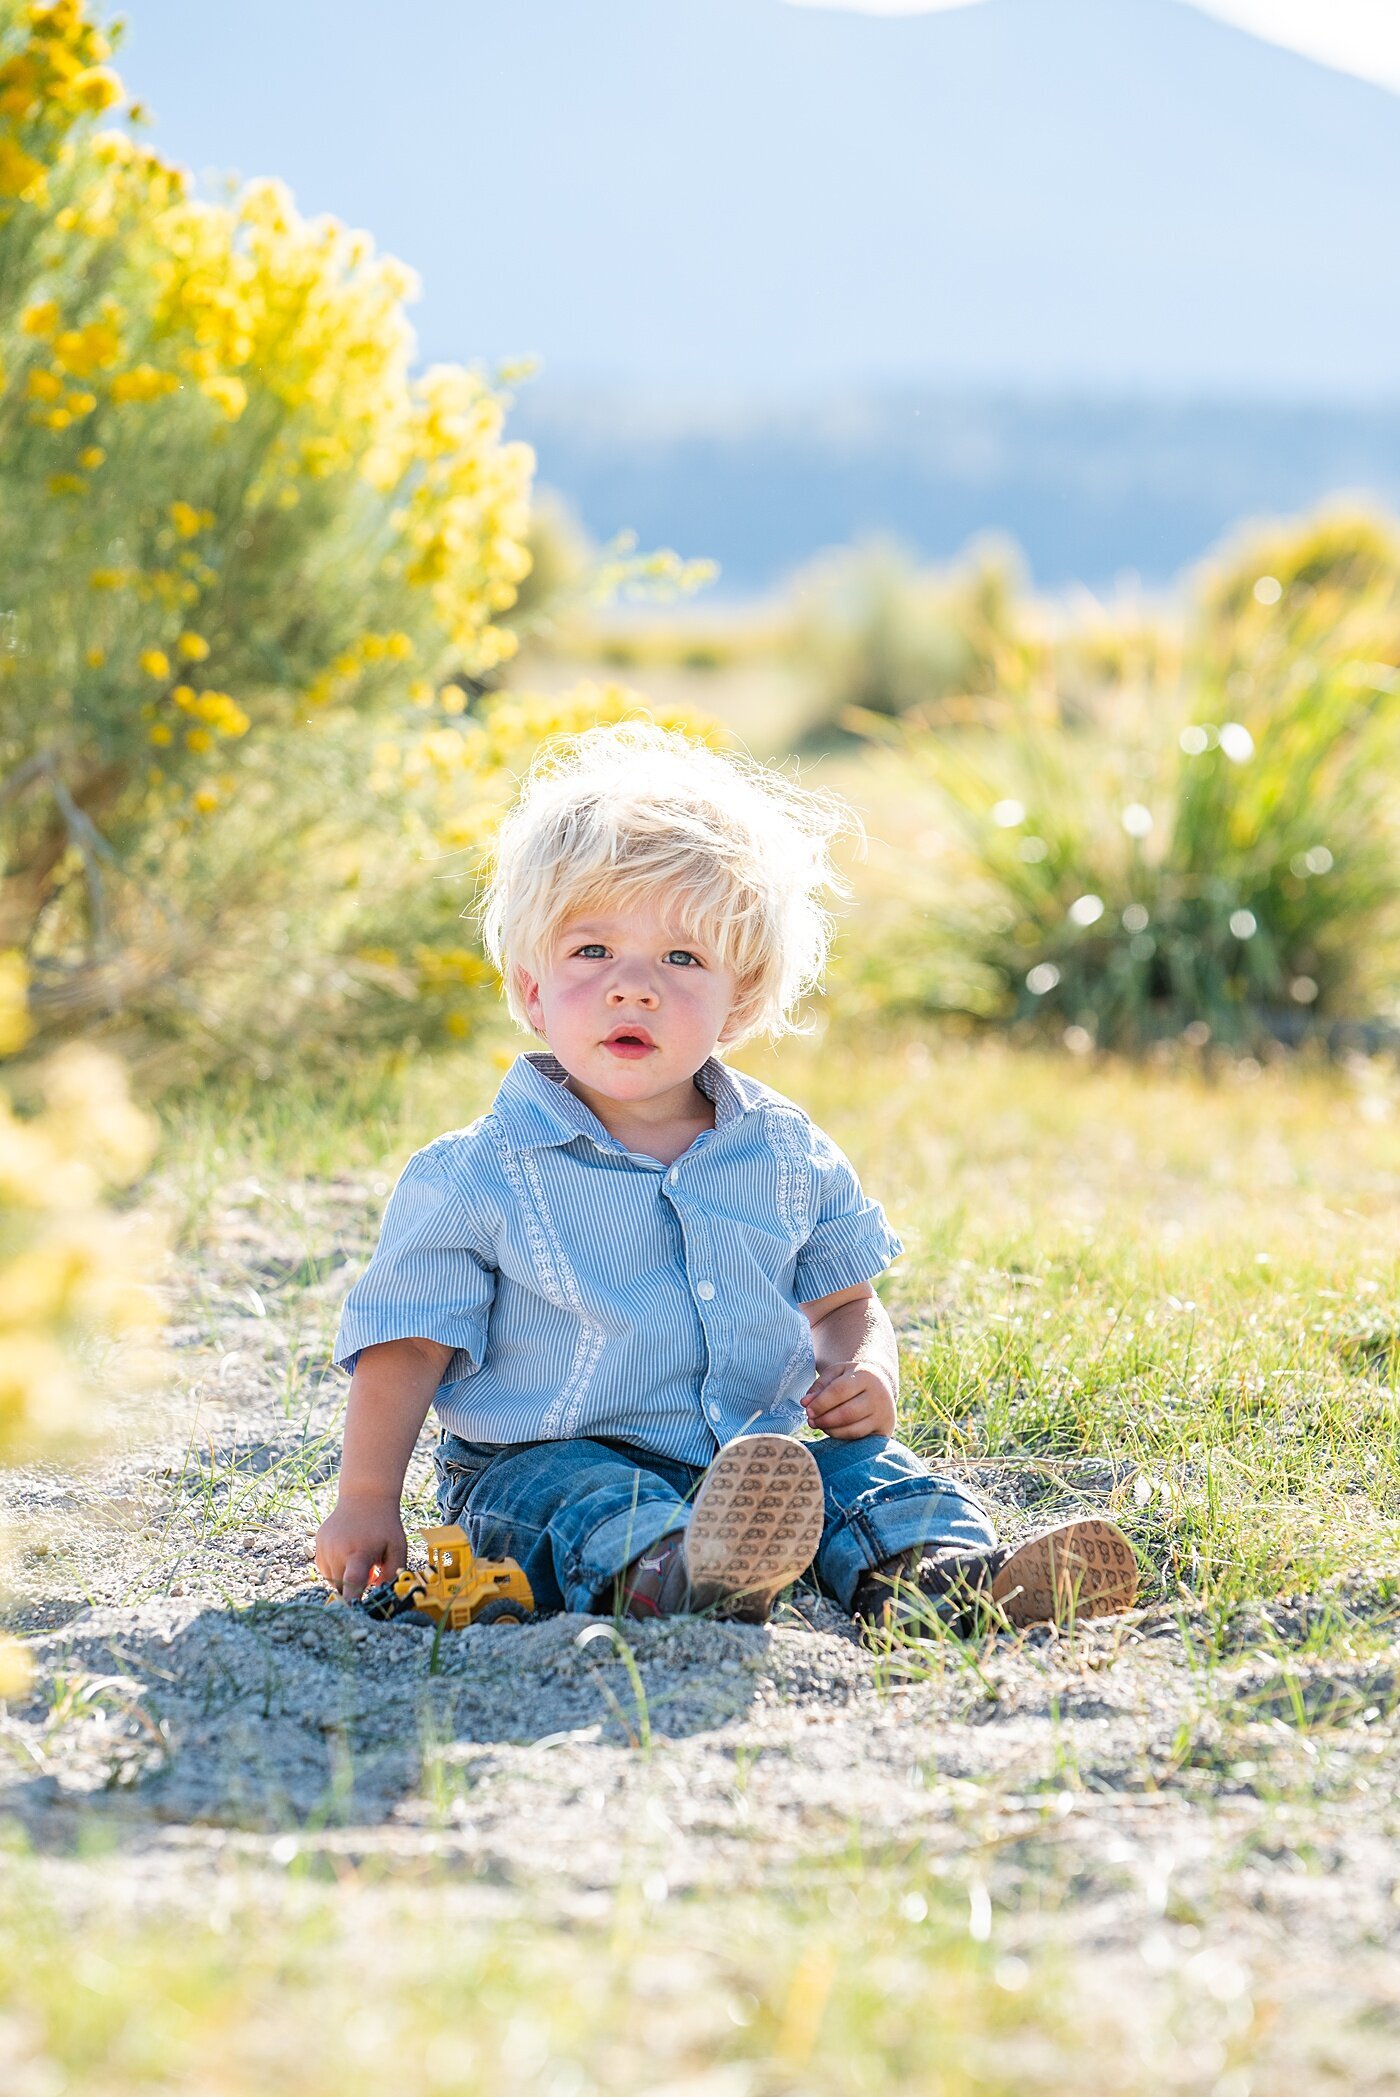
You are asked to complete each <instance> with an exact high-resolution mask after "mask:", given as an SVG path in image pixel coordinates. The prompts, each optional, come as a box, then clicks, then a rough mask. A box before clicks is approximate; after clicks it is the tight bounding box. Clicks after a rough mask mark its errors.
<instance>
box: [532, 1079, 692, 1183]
mask: <svg viewBox="0 0 1400 2097" xmlns="http://www.w3.org/2000/svg"><path fill="white" fill-rule="evenodd" d="M567 1083H568V1087H569V1090H570V1092H572V1093H573V1094H574V1095H575V1097H576V1098H578V1099H581V1100H582V1101H583V1104H584V1105H585V1107H587V1108H589V1109H590V1111H591V1112H592V1113H594V1114H596V1115H597V1117H598V1119H599V1121H601V1122H602V1124H603V1127H604V1128H605V1129H606V1130H607V1132H608V1134H609V1135H610V1136H615V1137H616V1138H617V1140H618V1142H619V1143H622V1144H625V1145H626V1146H627V1148H628V1150H638V1151H642V1152H644V1153H645V1155H646V1156H647V1157H649V1158H657V1159H659V1160H660V1162H661V1163H662V1164H663V1165H669V1164H671V1163H672V1162H673V1160H675V1159H676V1158H678V1157H679V1156H680V1155H681V1152H682V1151H687V1150H689V1149H690V1146H691V1144H692V1143H693V1142H694V1141H695V1139H696V1137H697V1136H700V1135H703V1134H704V1132H705V1130H706V1129H712V1128H713V1127H714V1125H715V1109H714V1102H713V1101H712V1100H709V1099H707V1098H706V1096H705V1094H704V1093H703V1092H702V1091H701V1090H700V1087H699V1086H698V1085H697V1084H696V1083H695V1080H694V1079H693V1078H692V1079H690V1081H689V1082H688V1083H687V1084H685V1085H677V1086H676V1087H674V1088H673V1089H672V1090H671V1091H669V1092H661V1093H658V1094H657V1096H656V1097H655V1099H628V1100H619V1099H609V1098H608V1096H607V1094H606V1093H603V1092H595V1091H594V1090H593V1088H592V1086H591V1085H583V1084H580V1082H579V1080H578V1079H577V1078H575V1077H570V1078H569V1079H568V1080H567Z"/></svg>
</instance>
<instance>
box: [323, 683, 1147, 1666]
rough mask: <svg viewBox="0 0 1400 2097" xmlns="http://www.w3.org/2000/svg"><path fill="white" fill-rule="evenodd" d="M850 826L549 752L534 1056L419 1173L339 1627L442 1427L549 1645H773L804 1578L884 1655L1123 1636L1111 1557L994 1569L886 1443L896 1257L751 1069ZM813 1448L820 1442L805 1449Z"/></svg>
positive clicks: (975, 1509) (767, 798) (461, 1501)
mask: <svg viewBox="0 0 1400 2097" xmlns="http://www.w3.org/2000/svg"><path fill="white" fill-rule="evenodd" d="M850 820H851V819H850V817H849V814H848V812H846V811H844V810H843V809H842V807H841V805H840V804H839V803H838V802H837V801H835V799H834V798H833V797H831V796H829V795H825V794H816V793H812V792H810V791H806V790H804V789H801V788H799V787H798V786H796V785H794V784H793V783H791V782H790V781H788V780H787V779H785V778H784V777H782V776H781V775H780V774H777V773H775V772H771V771H768V770H766V769H764V768H762V767H760V766H757V765H754V764H751V763H749V762H747V761H744V760H741V759H738V758H735V757H730V756H726V755H719V754H717V753H715V752H714V751H711V750H709V749H706V748H704V747H703V746H701V745H698V744H694V743H691V742H689V741H688V740H686V739H685V738H684V737H681V736H679V735H675V734H670V733H667V732H665V731H663V730H661V729H658V728H655V727H653V726H651V725H649V724H644V723H628V724H624V725H622V726H619V727H611V728H597V729H592V730H590V731H589V732H587V733H586V734H583V735H580V736H576V737H572V738H567V739H560V740H559V741H558V742H556V743H554V744H552V745H551V746H549V747H548V748H547V749H546V751H545V752H543V753H542V754H541V756H540V758H539V759H538V760H537V762H536V763H535V765H534V767H533V768H532V770H531V773H530V775H529V777H528V779H527V780H526V782H525V785H524V788H523V791H522V793H521V796H520V799H519V801H518V802H517V804H516V806H515V808H514V810H513V811H512V812H511V814H510V815H509V816H508V818H507V819H506V822H505V824H504V826H503V828H502V832H501V836H500V841H499V846H498V850H497V854H496V859H495V866H494V873H493V877H492V881H491V885H490V888H489V890H488V893H487V896H486V899H485V906H484V912H483V924H484V932H485V937H486V942H487V945H488V948H489V951H490V953H491V956H492V959H493V960H494V961H495V962H496V964H497V966H498V967H499V969H500V971H501V974H502V977H503V980H504V985H505V994H506V998H507V1001H508V1003H509V1007H510V1010H511V1012H512V1014H513V1016H514V1017H515V1019H516V1020H517V1021H518V1022H519V1023H520V1024H521V1025H522V1026H524V1027H527V1028H529V1029H531V1030H532V1031H533V1032H534V1033H535V1035H536V1036H537V1037H538V1038H539V1040H540V1041H541V1042H542V1043H544V1044H545V1046H543V1047H542V1048H540V1049H538V1050H534V1051H531V1052H529V1053H526V1054H524V1055H521V1056H519V1057H518V1058H517V1059H516V1061H515V1063H514V1064H513V1065H512V1067H511V1068H510V1070H509V1071H508V1072H507V1073H506V1076H505V1079H504V1081H503V1083H502V1085H501V1087H500V1090H499V1092H498V1093H497V1095H496V1099H495V1102H494V1104H493V1105H492V1108H491V1110H490V1112H489V1113H487V1114H485V1115H483V1116H482V1117H481V1119H480V1120H478V1121H476V1122H473V1123H472V1124H471V1126H470V1127H468V1128H464V1129H459V1130H456V1131H454V1132H452V1133H451V1134H448V1135H444V1136H439V1137H438V1138H437V1140H436V1141H435V1142H433V1143H430V1144H428V1145H427V1147H426V1148H425V1149H423V1150H420V1151H418V1152H417V1153H416V1154H415V1155H414V1156H413V1157H412V1158H410V1159H409V1161H408V1164H407V1165H406V1166H405V1168H404V1171H403V1174H402V1177H401V1178H400V1180H399V1182H398V1184H397V1186H396V1187H395V1189H394V1192H393V1195H392V1196H391V1198H390V1201H389V1205H388V1209H387V1211H386V1214H385V1218H384V1225H383V1230H382V1233H381V1236H380V1239H379V1244H378V1247H377V1249H376V1251H375V1254H374V1256H373V1259H372V1260H371V1262H370V1264H369V1267H368V1268H367V1270H366V1272H365V1273H364V1274H363V1275H362V1277H361V1278H360V1280H359V1281H358V1282H357V1283H356V1284H355V1286H354V1288H353V1289H352V1290H351V1291H350V1294H349V1296H348V1298H347V1300H346V1303H345V1307H344V1312H343V1316H342V1319H341V1324H340V1331H339V1335H338V1337H337V1341H336V1347H335V1360H336V1362H337V1364H338V1365H339V1366H340V1367H342V1368H345V1369H347V1370H350V1371H352V1372H353V1374H352V1381H351V1386H350V1395H349V1403H348V1407H347V1412H346V1421H345V1446H344V1454H343V1459H342V1463H341V1470H340V1492H339V1498H338V1501H337V1504H336V1507H335V1511H334V1512H333V1513H332V1514H331V1516H330V1517H329V1519H328V1520H327V1521H326V1522H325V1523H324V1524H323V1525H322V1527H321V1530H320V1532H319V1534H318V1536H317V1545H316V1549H317V1564H318V1566H319V1568H320V1571H321V1573H322V1575H323V1576H324V1577H325V1579H326V1580H328V1581H329V1582H330V1583H331V1584H332V1586H334V1587H336V1588H337V1589H338V1590H339V1591H340V1592H341V1594H343V1595H344V1596H346V1597H347V1598H349V1599H354V1598H355V1597H358V1596H359V1595H360V1594H361V1593H362V1592H363V1590H364V1588H365V1586H366V1584H367V1582H368V1581H369V1580H370V1578H371V1575H372V1574H373V1573H374V1572H375V1569H376V1568H377V1569H378V1575H379V1577H383V1578H387V1577H389V1576H390V1575H392V1574H393V1573H394V1572H396V1571H397V1570H398V1569H399V1567H401V1566H402V1565H403V1563H404V1561H405V1539H404V1531H403V1527H402V1523H401V1519H400V1508H399V1503H400V1495H401V1492H402V1487H403V1479H404V1473H405V1470H406V1468H407V1464H408V1459H409V1456H410V1454H411V1452H412V1450H413V1446H414V1443H415V1441H416V1440H417V1437H418V1433H419V1430H420V1428H421V1427H422V1424H423V1420H424V1418H425V1417H426V1414H427V1411H428V1408H429V1406H430V1405H435V1406H436V1409H437V1413H438V1418H439V1421H440V1424H441V1429H442V1432H441V1438H440V1440H439V1443H438V1448H437V1469H438V1480H439V1484H438V1498H439V1504H440V1506H441V1510H442V1517H443V1520H444V1521H447V1522H462V1523H463V1524H464V1525H465V1526H466V1528H467V1530H468V1532H469V1534H470V1537H471V1541H472V1544H473V1546H474V1548H475V1549H476V1550H477V1551H478V1552H480V1553H482V1554H483V1555H485V1556H487V1557H490V1558H506V1557H512V1558H516V1559H518V1560H519V1561H520V1563H521V1565H522V1566H523V1567H524V1569H525V1572H526V1574H527V1576H528V1578H529V1581H530V1585H531V1587H532V1589H533V1591H534V1595H535V1600H536V1604H537V1606H538V1607H539V1608H541V1609H548V1610H560V1609H568V1610H578V1611H583V1612H585V1613H587V1612H613V1611H621V1612H622V1613H624V1614H626V1615H629V1616H665V1615H670V1614H673V1613H675V1612H677V1611H686V1610H700V1609H707V1610H712V1611H714V1612H716V1613H719V1614H724V1615H729V1616H737V1617H740V1618H744V1619H747V1620H749V1621H762V1619H763V1618H764V1617H765V1616H766V1615H767V1613H768V1611H769V1609H770V1608H771V1606H772V1603H773V1601H774V1599H775V1597H776V1596H777V1595H778V1594H779V1593H780V1592H781V1591H782V1589H784V1588H785V1587H787V1586H788V1585H789V1584H790V1583H791V1582H792V1581H794V1580H796V1579H797V1578H798V1577H799V1576H801V1575H802V1574H804V1573H810V1575H811V1576H812V1577H813V1578H814V1579H815V1582H816V1584H817V1585H818V1586H819V1587H820V1588H821V1589H822V1590H823V1591H824V1592H825V1593H826V1594H828V1595H830V1596H832V1597H834V1599H835V1600H836V1601H837V1602H838V1603H839V1604H840V1605H841V1606H842V1607H843V1608H844V1609H846V1610H848V1611H850V1612H851V1613H852V1614H853V1615H855V1616H857V1617H859V1618H862V1619H864V1620H865V1621H866V1622H867V1623H872V1624H873V1623H879V1624H883V1625H885V1626H891V1625H895V1624H898V1625H903V1626H907V1627H908V1628H909V1629H911V1630H915V1631H917V1630H920V1629H927V1628H931V1627H932V1624H933V1622H934V1621H935V1619H937V1620H941V1621H942V1622H943V1623H945V1624H951V1625H953V1626H954V1627H955V1628H959V1629H967V1628H969V1627H970V1625H971V1624H972V1623H973V1622H975V1621H976V1620H977V1619H978V1617H979V1614H980V1611H981V1609H982V1608H983V1607H984V1606H985V1605H986V1604H987V1603H989V1602H990V1603H992V1604H995V1605H997V1606H998V1607H999V1609H1000V1610H1001V1611H1002V1612H1004V1614H1005V1616H1006V1617H1007V1618H1009V1619H1010V1620H1011V1622H1013V1623H1029V1622H1033V1621H1036V1620H1039V1619H1043V1618H1049V1617H1054V1616H1056V1615H1060V1614H1064V1613H1067V1612H1068V1611H1070V1610H1074V1611H1077V1613H1078V1614H1079V1615H1080V1616H1088V1615H1095V1614H1099V1613H1102V1612H1104V1611H1107V1610H1113V1609H1121V1608H1126V1607H1127V1606H1128V1605H1129V1604H1130V1603H1131V1601H1132V1599H1133V1596H1134V1593H1135V1590H1136V1565H1135V1561H1134V1558H1133V1553H1132V1550H1131V1547H1130V1546H1129V1545H1128V1543H1127V1541H1126V1539H1125V1538H1124V1537H1123V1536H1122V1535H1121V1533H1120V1532H1119V1531H1118V1530H1117V1529H1116V1528H1114V1526H1113V1525H1112V1524H1111V1523H1108V1522H1105V1521H1101V1520H1089V1521H1080V1522H1072V1523H1065V1524H1061V1525H1060V1526H1059V1527H1058V1528H1057V1529H1053V1530H1050V1531H1048V1532H1046V1533H1045V1534H1043V1535H1041V1536H1039V1537H1036V1538H1033V1539H1032V1540H1031V1541H1030V1542H1029V1543H1026V1544H1023V1545H1021V1546H1020V1547H1019V1548H1018V1549H1016V1550H1014V1551H1011V1552H1006V1551H999V1550H998V1549H997V1548H996V1544H995V1538H994V1535H993V1532H992V1528H991V1524H990V1523H989V1521H988V1518H987V1515H986V1513H985V1511H984V1510H983V1508H982V1507H981V1506H980V1505H979V1504H978V1503H977V1501H976V1500H975V1499H973V1498H972V1497H971V1496H970V1495H969V1494H968V1493H967V1492H966V1491H965V1489H964V1488H963V1487H961V1486H960V1485H957V1484H955V1483H953V1482H952V1481H950V1480H948V1479H945V1478H939V1477H936V1476H934V1475H933V1474H932V1473H931V1472H930V1470H929V1468H928V1466H927V1465H926V1464H925V1463H923V1462H921V1461H920V1459H919V1458H918V1457H916V1456H915V1455H913V1454H912V1452H911V1451H910V1450H909V1449H907V1448H905V1446H904V1445H903V1443H901V1442H900V1441H898V1440H896V1438H895V1426H896V1398H897V1391H898V1362H897V1353H896V1347H895V1339H894V1332H893V1329H892V1327H891V1325H890V1321H889V1318H888V1316H887V1314H886V1312H885V1310H884V1308H883V1306H882V1305H881V1303H880V1301H879V1298H878V1297H877V1296H876V1294H875V1292H874V1289H873V1287H872V1283H873V1282H874V1280H875V1278H876V1277H877V1276H878V1275H879V1274H881V1273H882V1272H883V1270H884V1269H885V1268H886V1267H887V1266H888V1265H889V1264H890V1262H891V1261H892V1260H893V1259H895V1258H896V1257H897V1256H898V1254H899V1253H900V1252H901V1251H902V1250H903V1248H902V1246H901V1244H900V1241H899V1239H898V1238H897V1237H896V1236H895V1234H894V1232H893V1231H892V1230H891V1229H890V1227H889V1224H888V1223H887V1222H886V1220H885V1216H884V1213H883V1211H882V1210H881V1208H880V1206H879V1204H878V1203H877V1202H875V1201H872V1200H871V1199H870V1198H869V1197H868V1196H867V1195H866V1194H864V1193H863V1192H862V1190H861V1187H860V1184H859V1182H858V1180H857V1178H856V1175H855V1173H854V1171H853V1170H852V1168H851V1166H850V1164H849V1162H848V1161H847V1159H846V1158H845V1157H844V1156H843V1154H842V1152H841V1151H840V1150H839V1149H838V1148H837V1146H836V1145H835V1144H834V1143H833V1142H832V1141H831V1140H830V1138H829V1137H827V1136H826V1135H824V1134H823V1133H822V1131H821V1130H820V1129H818V1128H816V1127H815V1126H814V1125H813V1123H812V1122H811V1121H809V1119H808V1118H807V1116H806V1115H805V1114H804V1113H803V1111H802V1109H801V1108H800V1107H798V1106H796V1105H794V1104H793V1102H792V1101H791V1100H788V1099H784V1098H783V1097H782V1095H781V1094H779V1093H777V1092H774V1091H772V1090H770V1088H769V1087H768V1086H766V1085H762V1084H759V1083H758V1082H757V1081H756V1080H755V1079H753V1078H750V1077H745V1076H743V1075H742V1074H741V1073H739V1072H738V1071H735V1070H733V1069H731V1068H730V1066H729V1064H728V1063H727V1062H726V1060H725V1057H724V1051H725V1050H726V1049H729V1048H732V1047H734V1046H736V1045H737V1044H738V1043H739V1042H741V1041H744V1040H746V1039H747V1038H749V1037H750V1036H751V1035H754V1034H756V1033H760V1032H764V1033H768V1034H770V1035H771V1034H778V1033H781V1032H782V1031H784V1030H785V1029H787V1028H789V1027H790V1025H791V1013H792V1011H793V1008H794V1006H795V1004H796V1003H797V1000H798V999H799V998H800V997H801V996H802V995H803V994H804V992H806V991H808V990H810V989H811V988H813V987H814V986H815V985H816V983H817V982H818V980H819V979H820V976H821V973H822V970H823V966H824V963H825V959H826V952H827V946H828V941H829V937H830V931H831V919H830V916H829V913H828V912H827V910H826V908H825V907H824V900H823V899H824V896H825V895H826V894H827V893H839V892H840V891H841V883H840V881H839V878H838V877H837V875H836V874H835V872H834V869H833V867H832V863H831V858H830V847H831V842H832V839H833V838H834V836H835V835H836V834H837V833H838V832H839V831H840V829H841V828H842V827H843V825H845V824H846V823H848V822H849V821H850ZM800 1437H805V1438H800Z"/></svg>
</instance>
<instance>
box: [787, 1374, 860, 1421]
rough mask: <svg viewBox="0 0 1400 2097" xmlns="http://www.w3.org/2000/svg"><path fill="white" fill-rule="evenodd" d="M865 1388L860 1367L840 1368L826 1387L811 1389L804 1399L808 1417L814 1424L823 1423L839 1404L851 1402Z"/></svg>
mask: <svg viewBox="0 0 1400 2097" xmlns="http://www.w3.org/2000/svg"><path fill="white" fill-rule="evenodd" d="M865 1388H866V1383H865V1377H864V1375H863V1374H862V1372H861V1371H860V1370H859V1369H841V1370H838V1371H837V1372H835V1373H834V1374H833V1375H832V1378H831V1381H830V1383H828V1384H827V1385H826V1387H825V1389H823V1390H821V1391H815V1392H814V1391H809V1392H808V1394H807V1396H806V1397H805V1398H804V1399H803V1401H802V1403H803V1405H804V1406H805V1407H806V1409H807V1417H808V1419H809V1420H811V1421H812V1422H813V1423H814V1425H819V1424H823V1423H824V1422H825V1421H826V1419H827V1416H828V1415H829V1414H830V1413H831V1412H833V1411H834V1410H835V1408H836V1407H837V1406H840V1405H846V1404H849V1402H850V1401H851V1400H852V1399H853V1398H856V1397H858V1396H859V1394H860V1393H861V1392H862V1391H863V1390H864V1389H865Z"/></svg>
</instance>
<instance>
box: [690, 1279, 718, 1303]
mask: <svg viewBox="0 0 1400 2097" xmlns="http://www.w3.org/2000/svg"><path fill="white" fill-rule="evenodd" d="M695 1293H696V1295H697V1296H698V1297H699V1298H700V1301H701V1302H702V1303H708V1302H709V1300H710V1298H711V1297H712V1296H713V1295H714V1293H715V1285H714V1283H713V1282H697V1283H696V1284H695Z"/></svg>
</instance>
